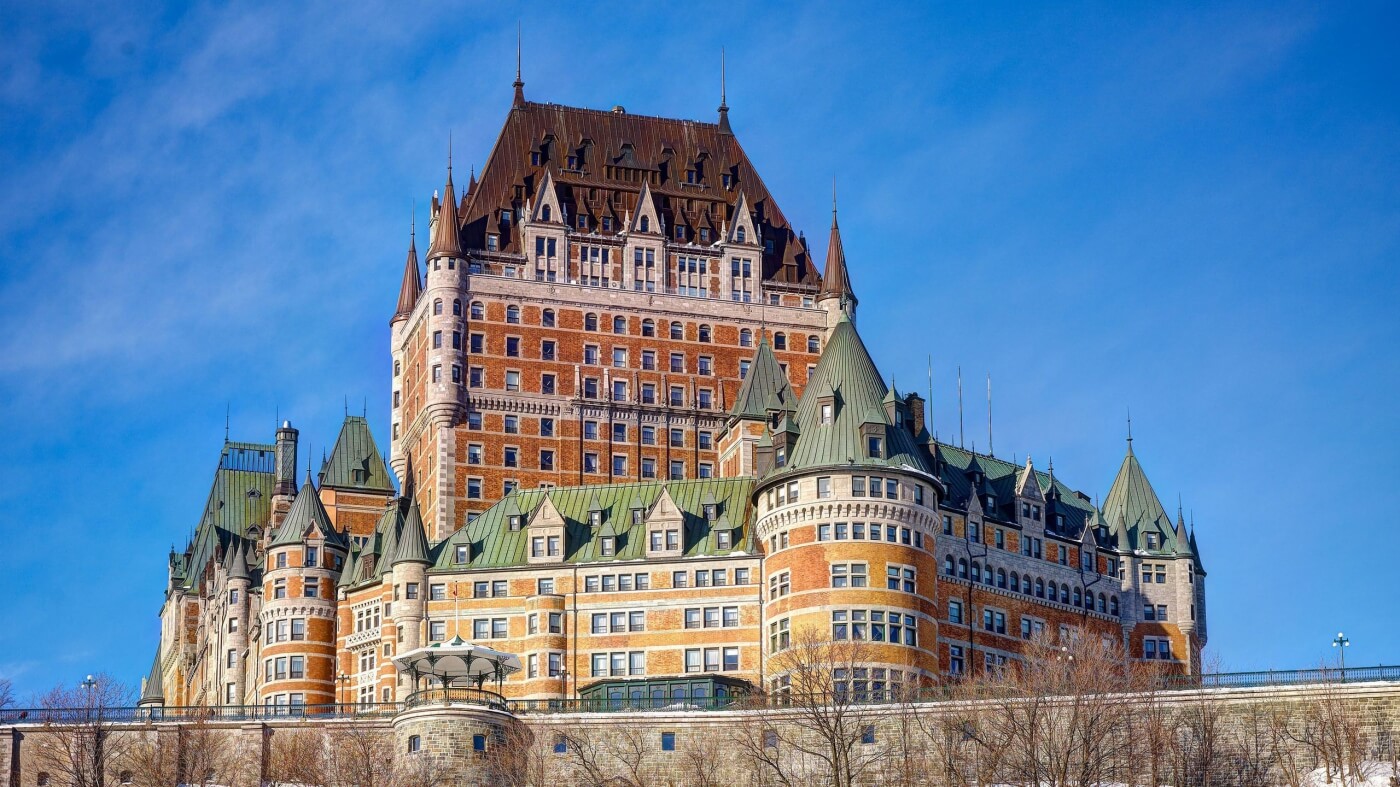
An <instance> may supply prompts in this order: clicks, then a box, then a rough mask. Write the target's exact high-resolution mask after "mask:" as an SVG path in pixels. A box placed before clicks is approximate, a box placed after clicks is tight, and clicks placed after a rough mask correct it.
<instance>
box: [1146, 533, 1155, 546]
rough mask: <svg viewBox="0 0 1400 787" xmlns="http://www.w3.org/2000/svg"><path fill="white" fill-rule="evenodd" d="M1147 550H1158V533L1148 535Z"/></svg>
mask: <svg viewBox="0 0 1400 787" xmlns="http://www.w3.org/2000/svg"><path fill="white" fill-rule="evenodd" d="M1147 548H1148V549H1156V548H1157V534H1156V533H1148V534H1147Z"/></svg>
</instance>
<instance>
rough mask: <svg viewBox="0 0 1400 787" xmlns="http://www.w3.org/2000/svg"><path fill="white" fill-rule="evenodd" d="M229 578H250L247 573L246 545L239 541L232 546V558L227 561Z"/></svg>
mask: <svg viewBox="0 0 1400 787" xmlns="http://www.w3.org/2000/svg"><path fill="white" fill-rule="evenodd" d="M228 578H229V579H252V576H251V575H250V574H249V573H248V556H247V547H246V546H244V545H243V543H242V542H241V541H240V542H239V543H238V544H237V545H235V546H234V548H233V558H232V559H231V560H230V561H229V569H228Z"/></svg>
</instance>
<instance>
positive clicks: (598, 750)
mask: <svg viewBox="0 0 1400 787" xmlns="http://www.w3.org/2000/svg"><path fill="white" fill-rule="evenodd" d="M592 733H593V731H592V730H589V729H587V728H577V729H574V730H571V731H569V732H566V733H562V736H563V738H564V744H565V748H566V749H567V750H568V754H569V762H570V763H571V764H572V765H573V767H574V773H573V776H574V779H575V781H576V782H577V783H579V784H586V785H589V787H605V786H606V787H650V785H652V784H654V783H656V776H655V774H654V773H653V769H652V767H651V763H650V754H651V752H652V746H651V740H652V736H653V735H655V734H656V732H655V731H653V730H650V729H648V728H644V727H637V726H622V727H610V728H608V730H606V732H604V734H602V735H599V736H596V737H595V736H594V735H593V734H592Z"/></svg>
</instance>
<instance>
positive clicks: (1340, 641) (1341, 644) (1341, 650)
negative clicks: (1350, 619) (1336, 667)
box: [1332, 631, 1351, 678]
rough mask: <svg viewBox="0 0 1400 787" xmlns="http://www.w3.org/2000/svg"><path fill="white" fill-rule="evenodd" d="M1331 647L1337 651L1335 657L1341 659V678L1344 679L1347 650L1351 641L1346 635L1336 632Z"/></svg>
mask: <svg viewBox="0 0 1400 787" xmlns="http://www.w3.org/2000/svg"><path fill="white" fill-rule="evenodd" d="M1332 647H1334V648H1336V649H1337V655H1338V656H1341V659H1342V677H1343V678H1346V672H1347V648H1349V647H1351V640H1349V639H1347V635H1345V634H1343V633H1342V632H1340V631H1338V632H1337V636H1336V638H1335V639H1333V640H1332Z"/></svg>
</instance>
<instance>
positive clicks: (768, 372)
mask: <svg viewBox="0 0 1400 787" xmlns="http://www.w3.org/2000/svg"><path fill="white" fill-rule="evenodd" d="M796 399H797V397H796V396H794V395H793V393H792V386H791V385H789V384H788V378H787V375H786V374H785V373H784V372H783V367H782V365H781V364H779V363H778V359H777V357H775V356H774V355H773V347H772V345H770V344H768V337H767V336H763V337H762V338H760V339H759V340H758V349H757V350H755V351H754V354H753V363H751V364H749V373H748V375H747V376H745V377H744V384H743V385H741V386H739V393H738V395H737V396H735V397H734V406H733V407H731V408H729V414H730V415H731V416H733V417H735V418H759V419H762V418H766V417H767V416H768V411H769V410H770V409H773V410H791V409H792V408H793V405H794V404H795V403H796Z"/></svg>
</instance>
